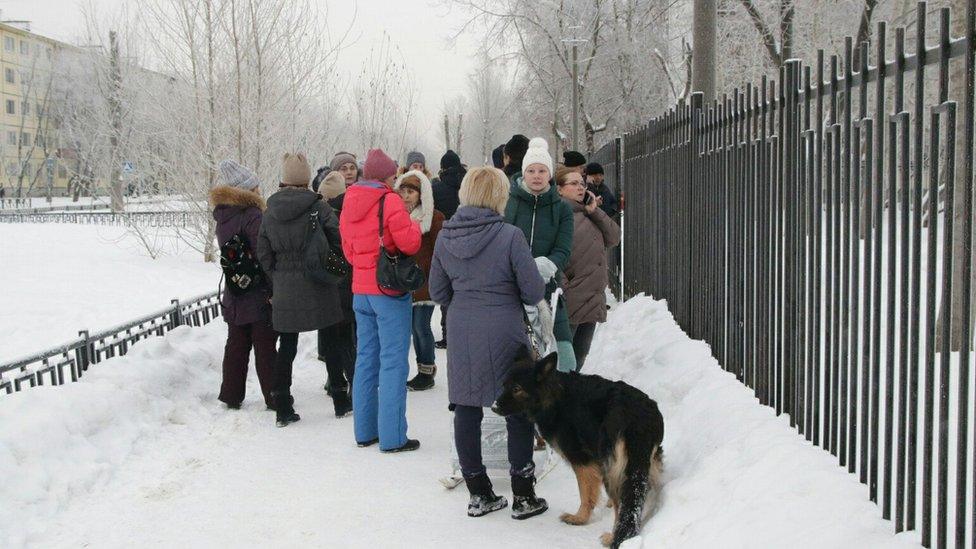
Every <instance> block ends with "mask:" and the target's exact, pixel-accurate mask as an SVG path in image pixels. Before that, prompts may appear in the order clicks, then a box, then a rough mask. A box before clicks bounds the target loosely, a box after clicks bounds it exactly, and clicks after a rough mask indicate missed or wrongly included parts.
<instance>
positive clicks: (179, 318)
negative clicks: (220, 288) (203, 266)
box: [0, 292, 220, 395]
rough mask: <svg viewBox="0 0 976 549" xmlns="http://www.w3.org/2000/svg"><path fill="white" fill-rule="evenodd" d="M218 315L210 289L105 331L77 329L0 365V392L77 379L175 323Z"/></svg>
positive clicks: (199, 322) (205, 320) (198, 323)
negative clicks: (73, 335) (56, 343)
mask: <svg viewBox="0 0 976 549" xmlns="http://www.w3.org/2000/svg"><path fill="white" fill-rule="evenodd" d="M219 316H220V298H219V294H218V293H217V292H213V293H209V294H204V295H201V296H198V297H195V298H192V299H188V300H184V301H180V300H178V299H174V300H172V302H171V305H170V306H169V307H167V308H165V309H162V310H160V311H157V312H155V313H152V314H150V315H147V316H144V317H142V318H139V319H137V320H133V321H131V322H128V323H126V324H123V325H121V326H116V327H114V328H110V329H108V330H103V331H101V332H95V333H93V332H90V331H89V330H81V331H79V332H78V338H76V339H74V340H72V341H69V342H67V343H65V344H63V345H60V346H58V347H54V348H52V349H48V350H46V351H42V352H40V353H36V354H33V355H30V356H26V357H23V358H20V359H17V360H14V361H12V362H8V363H6V364H0V395H4V394H8V395H9V394H11V393H14V392H17V391H20V390H22V389H23V388H25V387H36V386H38V385H45V383H46V384H49V385H62V384H64V383H67V382H69V381H78V380H79V379H81V377H82V376H83V375H84V374H85V372H87V371H88V368H90V367H91V366H92V365H93V364H98V363H99V362H101V361H103V360H106V359H109V358H112V357H115V356H122V355H125V354H126V353H128V352H129V348H130V347H132V346H133V345H135V344H136V343H138V342H139V341H141V340H143V339H146V338H148V337H150V336H161V335H164V334H166V333H167V332H169V331H170V330H172V329H174V328H176V327H178V326H184V325H189V326H202V325H204V324H207V323H208V322H210V321H211V320H213V319H215V318H217V317H219Z"/></svg>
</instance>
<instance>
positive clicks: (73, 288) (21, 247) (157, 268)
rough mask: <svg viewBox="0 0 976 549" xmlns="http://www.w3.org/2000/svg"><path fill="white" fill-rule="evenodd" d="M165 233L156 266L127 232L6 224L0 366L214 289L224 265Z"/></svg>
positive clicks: (0, 236) (0, 262) (1, 233)
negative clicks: (206, 259) (208, 260)
mask: <svg viewBox="0 0 976 549" xmlns="http://www.w3.org/2000/svg"><path fill="white" fill-rule="evenodd" d="M160 235H161V236H160V237H159V238H160V239H162V240H160V248H161V251H162V253H163V255H162V256H161V257H159V258H158V259H155V260H154V259H152V258H150V257H148V254H147V253H146V252H145V248H143V247H142V246H141V245H140V244H139V242H138V240H137V239H136V238H135V237H134V236H133V235H131V234H129V233H127V232H126V229H125V228H124V227H113V226H102V225H62V224H46V223H38V224H26V223H0V266H2V268H0V289H2V290H0V291H2V294H3V299H2V300H0V303H2V306H0V362H5V361H7V360H11V359H15V358H18V357H20V356H23V355H25V354H28V353H33V352H36V351H41V350H44V349H47V348H49V347H53V346H55V345H60V344H62V343H64V342H66V341H68V340H71V339H73V338H75V337H77V336H78V330H82V329H89V330H92V331H98V330H102V329H106V328H111V327H113V326H116V325H118V324H121V323H123V322H127V321H129V320H134V319H136V318H138V317H141V316H143V315H147V314H150V313H152V312H155V311H158V310H161V309H163V308H164V307H167V306H169V302H170V300H171V299H174V298H180V299H185V298H190V297H193V296H196V295H199V294H202V293H206V292H210V291H216V289H217V283H218V280H219V278H220V270H219V269H218V267H217V266H216V265H214V264H207V263H204V262H203V260H202V259H201V256H200V255H199V254H198V253H196V252H194V251H192V250H189V249H188V248H187V247H186V246H185V245H183V244H181V243H180V242H178V241H177V240H176V239H174V238H172V237H171V236H170V237H167V236H162V235H163V232H160Z"/></svg>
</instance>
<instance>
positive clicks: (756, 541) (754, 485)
mask: <svg viewBox="0 0 976 549" xmlns="http://www.w3.org/2000/svg"><path fill="white" fill-rule="evenodd" d="M586 370H587V372H586V373H595V374H599V375H602V376H604V377H607V378H611V379H622V380H624V381H626V382H628V383H630V384H632V385H634V386H636V387H638V388H640V389H642V390H643V391H645V392H647V393H648V394H649V395H650V396H651V398H653V399H655V400H656V401H657V402H658V404H659V405H660V407H661V411H662V413H663V414H664V420H665V435H664V443H663V446H664V461H665V483H666V484H665V487H664V490H663V498H662V505H661V507H660V508H659V510H658V512H657V514H656V515H655V516H654V517H653V518H652V519H651V521H650V522H649V523H648V524H647V526H646V527H645V529H644V532H643V534H644V535H643V547H892V546H916V545H917V544H918V537H917V536H916V534H915V533H914V532H911V533H905V534H901V535H899V536H897V537H896V536H895V535H894V527H893V525H892V524H891V523H890V522H888V521H885V520H882V519H881V512H880V509H879V508H878V507H877V506H876V505H874V504H873V503H871V502H870V501H868V497H867V488H866V487H865V486H863V485H861V484H860V483H858V482H857V480H856V479H855V478H854V477H853V476H852V475H849V474H847V472H846V470H844V469H842V468H840V467H838V465H837V463H836V460H835V459H834V458H832V457H831V456H830V455H829V454H828V453H826V452H824V451H822V450H821V449H819V448H817V447H814V446H813V445H812V444H810V443H809V442H807V441H806V440H805V439H804V438H803V437H801V436H799V435H798V434H797V432H796V431H795V430H794V429H792V428H790V426H789V421H788V418H787V417H786V416H781V417H776V416H775V414H774V412H773V410H772V409H771V408H768V407H765V406H761V405H759V403H758V400H757V399H756V398H755V397H754V396H753V393H752V390H751V389H749V388H747V387H745V386H744V385H742V384H741V383H739V382H738V381H737V380H736V379H735V377H734V376H733V375H732V374H729V373H727V372H725V371H724V370H722V369H721V367H720V366H719V365H718V364H717V363H716V361H715V359H714V358H712V357H711V353H710V349H709V347H708V345H707V344H705V343H704V342H700V341H692V340H690V339H689V338H688V337H687V336H686V335H685V334H684V332H682V331H681V329H680V328H679V327H678V326H677V324H676V323H675V322H674V319H673V317H672V316H671V313H670V312H668V310H667V305H666V303H665V302H663V301H655V300H653V299H651V298H649V297H645V296H638V297H635V298H633V299H631V300H629V301H627V302H626V303H623V304H622V305H620V306H619V307H617V308H616V309H615V311H614V312H613V313H612V314H611V317H610V320H609V322H608V323H606V324H604V325H602V326H601V327H600V328H599V330H598V331H597V334H596V337H595V339H594V342H593V351H592V352H591V354H590V357H589V358H588V359H587V361H586ZM628 546H630V547H638V546H640V542H639V541H637V540H635V541H633V542H631V543H630V544H628Z"/></svg>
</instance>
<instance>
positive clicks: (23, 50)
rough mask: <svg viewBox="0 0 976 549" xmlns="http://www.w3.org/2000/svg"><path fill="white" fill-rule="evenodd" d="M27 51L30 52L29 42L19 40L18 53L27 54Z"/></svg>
mask: <svg viewBox="0 0 976 549" xmlns="http://www.w3.org/2000/svg"><path fill="white" fill-rule="evenodd" d="M29 53H30V44H28V43H27V42H25V41H24V40H21V41H20V54H21V55H27V54H29Z"/></svg>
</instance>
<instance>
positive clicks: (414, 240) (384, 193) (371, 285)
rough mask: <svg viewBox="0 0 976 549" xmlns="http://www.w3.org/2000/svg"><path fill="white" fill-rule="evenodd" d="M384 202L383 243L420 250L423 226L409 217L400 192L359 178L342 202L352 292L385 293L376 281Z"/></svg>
mask: <svg viewBox="0 0 976 549" xmlns="http://www.w3.org/2000/svg"><path fill="white" fill-rule="evenodd" d="M380 200H385V201H386V202H385V203H384V205H383V245H384V247H385V248H386V250H387V251H388V252H390V253H394V252H397V251H400V252H403V253H405V254H407V255H414V254H416V253H417V251H418V250H420V225H419V224H418V223H417V222H416V221H414V220H412V219H410V214H409V213H407V208H406V206H404V205H403V200H402V199H401V198H400V195H398V194H396V193H395V192H393V190H392V189H390V188H389V187H387V186H386V185H384V184H382V183H379V182H376V181H359V182H358V183H356V184H355V185H352V186H351V187H349V190H347V191H346V194H345V199H344V200H343V204H342V219H341V220H340V222H339V230H340V232H341V233H342V251H343V252H344V253H345V254H346V260H348V261H349V263H351V264H352V293H354V294H368V295H383V292H381V291H380V288H379V286H378V285H377V284H376V262H377V261H378V260H379V257H380V244H379V234H380V231H379V212H380Z"/></svg>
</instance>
